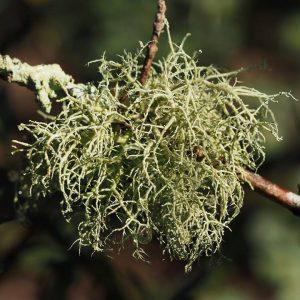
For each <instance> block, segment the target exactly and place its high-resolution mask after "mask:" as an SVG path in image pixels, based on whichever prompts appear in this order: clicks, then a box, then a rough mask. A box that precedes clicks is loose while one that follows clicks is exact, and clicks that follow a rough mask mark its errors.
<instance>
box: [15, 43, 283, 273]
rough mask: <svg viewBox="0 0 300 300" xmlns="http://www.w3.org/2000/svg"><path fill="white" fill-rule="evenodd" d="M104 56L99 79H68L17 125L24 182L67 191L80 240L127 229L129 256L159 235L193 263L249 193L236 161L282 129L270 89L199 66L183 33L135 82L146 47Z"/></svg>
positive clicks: (256, 158)
mask: <svg viewBox="0 0 300 300" xmlns="http://www.w3.org/2000/svg"><path fill="white" fill-rule="evenodd" d="M142 50H143V49H141V50H140V51H139V52H138V53H136V54H130V53H125V54H124V55H123V56H121V57H120V59H119V61H118V62H115V61H110V60H107V59H106V58H105V57H104V56H103V57H102V58H101V59H100V60H99V63H100V67H99V71H100V74H101V79H100V80H99V82H98V84H89V85H83V86H82V89H81V91H80V92H78V91H77V93H76V95H77V96H76V97H74V96H72V95H71V93H70V91H69V90H67V89H65V93H66V95H65V97H64V98H62V99H59V100H58V101H59V102H61V103H62V104H63V106H62V110H61V112H60V113H59V114H58V115H57V117H55V119H54V120H52V121H50V122H34V121H32V122H30V123H29V124H22V125H20V130H23V131H25V132H26V134H27V135H28V136H29V139H31V142H28V143H24V142H19V147H18V151H21V152H23V154H24V156H25V157H26V161H27V166H26V168H25V169H24V171H23V174H22V178H23V179H22V180H23V181H22V182H21V188H22V189H23V193H25V194H26V195H27V197H29V198H30V199H31V201H32V202H33V203H38V202H39V201H41V199H42V198H47V197H48V196H49V195H51V194H53V193H59V194H60V195H61V199H62V201H61V207H62V211H63V214H64V216H65V218H66V219H67V220H68V221H69V220H72V217H73V215H74V214H75V212H76V214H77V215H78V213H80V214H81V222H80V224H79V226H78V242H79V244H80V246H91V247H92V249H93V250H94V251H104V250H106V249H109V248H110V247H111V246H112V245H113V244H120V245H121V246H122V245H124V243H126V242H127V241H131V242H132V244H133V245H134V256H136V257H138V258H143V257H144V255H145V252H144V249H143V248H144V244H147V243H149V242H150V241H151V239H152V237H155V238H157V239H158V240H159V242H160V243H161V245H162V247H163V249H164V252H167V253H169V255H170V257H171V258H175V259H178V260H183V261H185V262H186V270H189V269H190V268H191V265H192V263H193V262H194V261H196V260H197V258H198V257H199V256H200V255H201V254H205V255H210V254H212V253H214V252H215V251H217V250H218V248H219V246H220V243H221V241H222V237H223V234H224V231H225V230H226V229H227V228H228V226H229V224H230V222H231V221H232V220H233V218H234V217H235V216H237V214H238V213H239V212H240V208H241V206H242V203H243V196H244V192H243V188H242V181H241V168H249V169H252V170H255V169H256V168H257V167H258V166H259V165H260V164H261V162H262V161H263V159H264V146H263V143H264V134H265V133H266V132H270V133H271V134H273V135H274V136H275V138H276V139H278V134H277V126H276V123H275V121H274V118H273V114H272V112H271V110H270V109H269V102H272V101H274V99H275V97H276V96H277V95H271V96H270V95H266V94H264V93H262V92H259V91H257V90H255V89H252V88H249V87H246V86H243V85H241V84H240V83H239V82H238V81H237V80H236V76H237V74H238V72H230V73H221V72H219V71H218V70H217V69H216V68H215V67H213V66H208V67H203V66H199V63H198V61H197V58H196V56H192V57H191V56H189V55H188V54H187V53H186V52H185V51H184V49H183V44H181V45H179V46H177V45H175V44H173V43H171V42H170V53H169V55H168V56H167V57H166V58H165V59H162V60H161V61H159V62H158V63H156V64H155V66H154V67H153V68H152V73H151V76H150V77H149V79H148V81H147V83H146V85H145V86H142V85H141V84H140V83H139V76H140V72H141V68H142V66H141V64H140V61H141V60H142V57H143V55H142V53H143V51H142Z"/></svg>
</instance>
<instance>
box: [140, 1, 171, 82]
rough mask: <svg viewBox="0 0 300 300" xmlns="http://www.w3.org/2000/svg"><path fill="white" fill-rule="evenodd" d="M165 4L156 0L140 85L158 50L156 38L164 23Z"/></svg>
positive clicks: (144, 80)
mask: <svg viewBox="0 0 300 300" xmlns="http://www.w3.org/2000/svg"><path fill="white" fill-rule="evenodd" d="M166 10H167V6H166V2H165V0H157V13H156V17H155V21H154V23H153V32H152V37H151V42H150V43H149V45H148V48H147V54H146V58H145V61H144V65H143V69H142V73H141V78H140V82H141V84H142V85H145V83H146V81H147V79H148V77H149V74H150V70H151V66H152V62H153V59H154V57H155V55H156V53H157V51H158V47H157V44H158V39H159V37H160V34H161V32H162V30H163V28H164V25H165V14H166Z"/></svg>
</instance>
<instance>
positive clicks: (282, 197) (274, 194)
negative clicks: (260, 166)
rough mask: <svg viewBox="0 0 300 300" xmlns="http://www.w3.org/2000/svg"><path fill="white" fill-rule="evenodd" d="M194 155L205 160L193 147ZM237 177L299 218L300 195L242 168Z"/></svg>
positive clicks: (198, 148)
mask: <svg viewBox="0 0 300 300" xmlns="http://www.w3.org/2000/svg"><path fill="white" fill-rule="evenodd" d="M194 155H195V156H196V158H197V159H198V160H199V161H201V160H202V159H204V158H205V155H204V151H203V150H202V149H201V147H195V149H194ZM220 161H223V159H222V158H221V159H220ZM238 176H239V178H240V179H241V180H242V181H244V182H248V183H249V184H250V185H251V187H252V188H253V189H254V190H255V191H256V192H258V193H260V194H261V195H263V196H265V197H267V198H268V199H270V200H272V201H274V202H276V203H278V204H280V205H281V206H283V207H285V208H287V209H289V210H290V211H291V212H293V213H294V214H295V215H298V216H300V195H297V194H295V193H293V192H291V191H289V190H287V189H285V188H283V187H281V186H279V185H277V184H275V183H273V182H271V181H269V180H267V179H266V178H264V177H262V176H261V175H259V174H256V173H253V172H251V171H248V170H245V169H243V168H241V169H240V171H239V172H238Z"/></svg>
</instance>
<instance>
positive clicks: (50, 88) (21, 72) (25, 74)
mask: <svg viewBox="0 0 300 300" xmlns="http://www.w3.org/2000/svg"><path fill="white" fill-rule="evenodd" d="M0 78H1V79H3V80H5V81H7V82H15V83H17V84H19V85H21V86H24V87H26V88H28V89H30V90H31V91H33V92H34V93H35V94H36V97H37V100H38V102H39V104H40V105H41V107H42V109H43V110H44V111H45V112H47V113H49V112H50V110H51V100H52V99H55V98H57V97H58V94H60V93H62V92H63V88H62V87H65V88H69V87H71V86H72V87H74V86H76V85H75V84H74V80H73V78H72V76H70V75H67V74H66V73H65V72H64V71H63V70H62V69H61V67H60V66H59V65H57V64H53V65H38V66H30V65H28V64H26V63H23V62H21V61H20V60H19V59H17V58H11V57H10V56H8V55H5V56H4V55H1V54H0Z"/></svg>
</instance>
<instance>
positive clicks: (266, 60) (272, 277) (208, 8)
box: [0, 0, 300, 299]
mask: <svg viewBox="0 0 300 300" xmlns="http://www.w3.org/2000/svg"><path fill="white" fill-rule="evenodd" d="M168 7H169V8H168V19H169V22H170V24H171V27H172V31H173V33H174V39H175V41H177V42H179V41H180V40H181V39H182V37H183V36H184V35H185V33H186V32H191V33H192V38H190V39H189V40H188V42H187V44H186V46H187V48H188V51H191V52H193V51H196V50H198V49H201V50H202V51H203V54H202V55H201V64H204V65H205V64H211V63H213V64H215V65H218V66H219V67H221V68H223V69H224V70H227V69H234V68H239V67H242V66H243V67H247V68H248V72H246V73H244V75H243V78H242V80H243V81H247V85H252V86H254V87H255V88H259V89H260V90H264V91H265V92H268V93H275V92H277V91H279V90H287V91H288V90H291V91H292V92H293V94H294V95H295V96H296V97H298V98H299V92H300V91H299V84H298V83H299V79H300V78H299V77H300V63H299V55H298V53H299V50H300V49H299V48H300V41H299V36H300V35H299V30H300V3H299V1H296V0H295V1H293V0H288V1H287V0H285V1H283V0H282V1H276V3H275V2H274V3H272V2H269V1H259V0H257V1H255V0H223V1H219V0H201V1H199V0H190V1H188V0H174V1H169V3H168ZM154 11H155V1H150V0H147V1H146V0H130V1H129V0H110V1H108V0H101V1H99V0H88V1H85V2H83V1H79V0H73V1H70V0H68V1H59V0H6V1H5V0H1V1H0V25H1V31H0V51H1V53H9V54H11V55H15V56H18V57H19V58H21V59H23V60H26V61H28V62H29V63H33V64H35V63H42V62H43V63H49V62H58V63H60V64H61V65H62V67H63V68H64V69H65V70H66V72H68V73H71V74H74V76H75V78H76V79H77V80H78V81H87V80H96V77H95V71H96V70H95V67H93V66H91V67H84V65H85V64H86V62H88V61H91V60H93V59H96V58H98V57H99V56H100V55H101V54H102V53H103V51H106V53H107V56H108V57H115V55H116V54H120V53H122V52H123V49H124V48H125V49H127V50H133V49H135V48H136V46H137V42H138V41H139V40H141V41H147V39H148V38H149V35H150V32H151V23H152V20H153V15H154ZM166 52H167V44H166V39H165V38H163V39H162V40H161V43H160V52H159V56H160V57H161V56H163V55H165V54H166ZM0 84H1V88H0V97H1V104H0V105H1V111H0V137H1V140H0V167H1V173H0V175H1V176H0V177H1V178H0V180H1V186H0V192H1V194H0V195H1V215H2V212H5V214H9V213H10V212H11V210H12V209H11V207H10V205H9V204H10V203H11V201H12V199H13V192H12V190H13V184H12V183H11V181H10V180H8V176H7V171H8V170H11V169H13V168H14V167H15V165H14V162H13V160H12V158H11V157H10V156H9V152H10V142H9V141H10V139H11V138H12V137H15V136H16V125H17V124H18V123H20V122H21V121H27V120H28V119H29V118H31V119H38V118H39V117H38V115H37V114H36V113H35V111H36V107H35V105H34V103H33V97H32V95H31V94H30V93H28V92H27V91H24V90H23V89H21V88H15V87H10V86H8V85H6V84H3V83H2V82H1V83H0ZM274 111H275V114H276V115H277V119H278V122H279V128H280V134H281V135H282V136H283V137H284V139H283V141H282V142H281V143H276V144H275V143H273V140H272V139H269V140H268V149H267V150H268V151H267V152H268V153H269V155H268V156H267V161H266V163H265V165H264V167H263V168H262V170H261V172H262V173H263V174H264V175H266V176H267V177H269V178H271V179H273V180H274V181H277V182H280V183H281V184H282V185H285V186H287V187H288V188H290V189H292V190H295V189H296V184H297V183H298V181H299V177H300V171H299V157H300V156H299V153H300V145H299V140H298V136H299V128H300V122H299V121H300V118H299V113H300V112H299V104H297V103H294V102H292V101H289V103H288V102H287V101H283V102H282V103H280V104H278V105H275V106H274ZM10 175H11V174H10ZM53 202H55V199H53ZM245 202H246V206H245V207H244V208H243V209H242V213H241V214H240V215H239V217H238V218H237V219H236V220H235V222H234V223H233V228H232V232H231V233H229V232H228V233H227V234H226V236H225V243H224V245H223V247H222V250H221V252H220V254H218V255H216V256H214V258H212V259H210V260H205V259H203V260H202V261H200V262H199V264H198V265H197V266H195V267H194V270H193V272H192V274H190V275H189V276H185V275H184V274H183V268H182V265H180V264H176V263H174V262H172V263H169V262H168V261H162V260H161V259H162V257H161V256H160V254H159V253H160V250H159V246H158V245H157V244H155V243H154V244H151V245H149V246H148V247H149V249H148V251H147V252H150V253H151V260H152V264H151V265H146V264H144V263H137V262H135V261H134V260H133V259H131V257H130V251H128V253H126V251H125V252H124V253H122V254H121V255H117V254H116V255H115V256H114V259H113V260H110V259H106V258H103V257H101V256H96V257H93V258H92V259H90V258H89V255H90V253H83V254H82V257H80V258H78V256H77V252H76V250H75V251H74V252H75V253H74V252H73V251H66V249H68V247H69V246H70V245H71V241H73V239H72V232H71V230H72V229H71V228H66V227H65V226H64V225H62V224H61V223H60V216H57V217H54V216H52V217H51V219H50V220H48V218H49V215H48V213H46V214H45V216H43V218H42V219H40V220H37V221H38V223H39V224H40V228H37V229H36V230H35V231H34V232H31V229H30V228H31V227H30V225H28V224H27V223H25V225H26V226H27V227H26V226H25V227H24V226H21V225H20V224H19V223H18V222H15V221H13V222H9V223H3V224H2V225H1V226H0V237H1V242H0V266H1V274H0V298H1V297H2V298H3V299H7V298H8V296H7V295H12V294H14V295H17V294H16V293H17V292H18V291H22V299H39V298H43V299H54V298H55V299H59V298H61V299H99V298H100V299H113V297H114V298H118V299H148V298H149V299H298V298H299V295H300V286H299V284H297V282H298V279H299V270H300V260H298V254H299V250H300V239H299V229H300V221H299V219H298V218H297V217H295V216H293V215H291V214H290V213H289V212H286V211H284V210H283V209H282V208H280V207H278V206H276V205H274V204H272V203H269V201H266V200H265V199H264V198H261V197H260V196H258V195H257V194H255V193H248V194H247V198H246V199H245ZM50 209H51V207H46V208H45V212H48V211H50ZM27 235H28V237H27ZM23 240H24V242H23V243H20V242H22V241H23ZM129 250H130V249H129ZM162 286H163V287H164V288H161V287H162ZM15 297H18V296H15ZM20 297H21V296H20ZM20 297H19V298H20ZM26 297H27V298H26ZM80 297H81V298H80ZM176 297H177V298H176ZM17 299H18V298H17Z"/></svg>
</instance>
